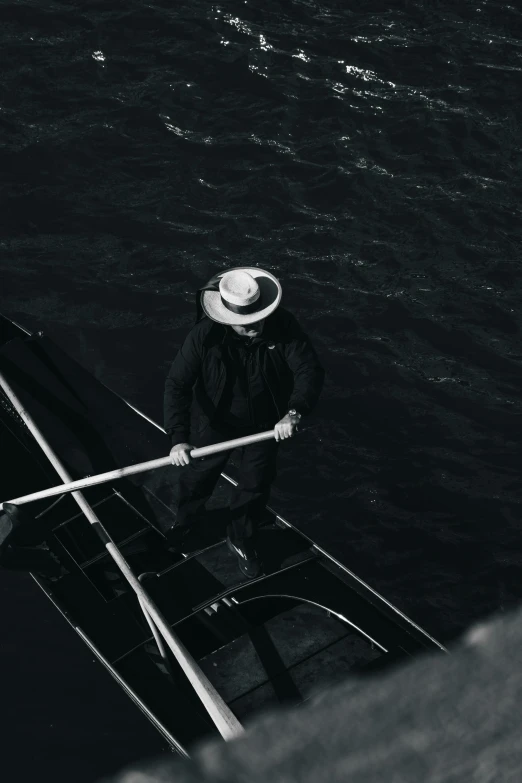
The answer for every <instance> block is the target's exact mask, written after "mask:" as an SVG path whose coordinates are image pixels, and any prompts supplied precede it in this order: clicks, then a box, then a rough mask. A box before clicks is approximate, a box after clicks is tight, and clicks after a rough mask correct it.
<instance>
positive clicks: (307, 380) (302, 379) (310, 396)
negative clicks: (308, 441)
mask: <svg viewBox="0 0 522 783" xmlns="http://www.w3.org/2000/svg"><path fill="white" fill-rule="evenodd" d="M289 338H290V339H289V340H288V342H287V343H286V346H285V357H286V361H287V364H288V366H289V368H290V370H291V371H292V373H293V376H294V388H293V391H292V394H291V396H290V400H289V403H288V407H289V408H295V409H296V411H297V412H298V413H301V414H302V415H303V416H306V415H307V414H308V413H311V411H312V410H313V408H315V406H316V404H317V401H318V399H319V396H320V394H321V391H322V388H323V384H324V377H325V371H324V368H323V366H322V365H321V363H320V361H319V359H318V356H317V354H316V352H315V349H314V347H313V345H312V343H311V341H310V338H309V337H308V335H306V334H305V332H304V331H303V330H302V329H301V327H300V326H299V324H298V323H297V321H296V319H295V318H294V317H293V316H291V320H290V332H289Z"/></svg>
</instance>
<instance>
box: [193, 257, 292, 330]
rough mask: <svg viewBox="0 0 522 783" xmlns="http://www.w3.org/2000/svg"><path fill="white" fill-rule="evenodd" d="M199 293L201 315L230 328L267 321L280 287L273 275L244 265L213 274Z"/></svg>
mask: <svg viewBox="0 0 522 783" xmlns="http://www.w3.org/2000/svg"><path fill="white" fill-rule="evenodd" d="M200 292H201V293H200V295H201V299H200V302H201V307H202V309H203V312H204V313H205V315H207V316H208V317H209V318H211V319H212V320H213V321H217V322H218V323H220V324H228V325H230V326H242V325H245V324H252V323H255V322H256V321H261V320H262V319H263V318H267V317H268V316H269V315H270V313H273V312H274V310H275V309H276V308H277V306H278V305H279V302H280V301H281V295H282V289H281V284H280V283H279V280H277V278H275V277H274V275H271V274H270V272H265V271H264V270H263V269H258V268H257V267H246V266H241V267H237V268H235V269H229V270H228V272H222V273H221V274H218V275H216V276H215V277H213V278H212V280H211V281H209V283H207V285H206V286H205V287H204V288H202V289H200Z"/></svg>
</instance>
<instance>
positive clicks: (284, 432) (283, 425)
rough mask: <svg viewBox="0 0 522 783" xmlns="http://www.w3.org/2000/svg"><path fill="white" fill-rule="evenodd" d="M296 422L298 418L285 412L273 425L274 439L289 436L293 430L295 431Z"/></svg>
mask: <svg viewBox="0 0 522 783" xmlns="http://www.w3.org/2000/svg"><path fill="white" fill-rule="evenodd" d="M298 424H299V422H298V420H297V419H295V418H294V417H293V416H290V415H289V414H288V413H287V414H286V416H283V418H282V419H281V421H278V422H277V424H276V425H275V427H274V432H275V439H276V440H283V439H284V438H291V437H292V435H293V434H294V432H296V431H297V425H298Z"/></svg>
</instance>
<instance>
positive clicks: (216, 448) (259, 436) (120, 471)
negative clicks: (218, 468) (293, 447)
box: [0, 375, 274, 509]
mask: <svg viewBox="0 0 522 783" xmlns="http://www.w3.org/2000/svg"><path fill="white" fill-rule="evenodd" d="M0 378H1V375H0ZM273 437H274V430H266V431H265V432H258V433H256V434H255V435H246V436H245V437H243V438H234V439H233V440H225V441H222V442H221V443H214V444H213V445H212V446H202V447H201V448H200V449H192V451H191V452H190V456H191V457H193V458H195V459H198V458H200V457H208V456H209V455H210V454H217V453H218V452H220V451H227V450H228V449H235V448H238V447H239V446H249V445H250V444H252V443H259V442H260V441H262V440H270V439H271V438H273ZM167 465H172V460H171V458H170V456H168V457H159V458H158V459H152V460H149V461H148V462H139V463H138V464H136V465H129V466H128V467H126V468H117V469H116V470H109V471H108V472H107V473H98V474H97V475H96V476H87V477H86V478H82V479H78V480H77V481H70V482H67V483H66V484H59V485H58V486H56V487H48V488H47V489H42V490H40V491H39V492H32V493H31V494H30V495H23V496H22V497H19V498H14V499H13V500H4V503H16V505H17V506H21V505H23V504H24V503H30V502H31V501H33V500H41V499H42V498H50V497H53V496H54V495H63V494H64V493H65V492H74V491H75V490H80V489H85V488H86V487H94V486H95V485H96V484H105V482H107V481H115V480H116V479H120V478H123V477H124V476H132V475H133V474H135V473H145V472H146V471H147V470H155V469H156V468H164V467H166V466H167ZM2 508H3V503H0V509H2Z"/></svg>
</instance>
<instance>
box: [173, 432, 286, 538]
mask: <svg viewBox="0 0 522 783" xmlns="http://www.w3.org/2000/svg"><path fill="white" fill-rule="evenodd" d="M272 426H273V425H272ZM264 429H270V426H267V427H265V428H264ZM260 431H261V430H260V428H256V429H250V430H246V429H245V430H243V431H234V430H230V429H226V428H220V429H219V430H215V429H211V428H210V427H207V429H205V430H204V431H203V432H202V433H201V434H200V435H193V436H192V441H191V442H192V445H194V446H195V447H196V448H199V447H201V446H210V445H211V444H212V443H219V442H220V441H223V440H231V439H232V438H239V437H242V436H243V435H250V434H253V433H254V432H260ZM278 446H279V444H278V443H277V441H275V440H268V441H262V442H261V443H255V444H252V445H250V446H244V447H242V448H240V449H239V475H238V486H237V487H235V488H234V490H233V496H232V500H231V502H230V522H229V524H228V526H227V534H228V535H229V536H230V539H231V541H232V543H234V544H236V545H237V546H242V545H243V546H244V545H245V544H251V545H252V544H254V542H255V537H256V532H257V528H258V526H259V522H260V520H261V518H262V516H263V512H264V509H265V506H266V504H267V502H268V498H269V495H270V487H271V485H272V482H273V481H274V479H275V477H276V461H277V452H278ZM231 454H232V452H231V451H225V452H220V453H219V454H213V455H211V456H209V457H204V458H200V459H195V460H194V461H193V462H191V463H190V464H189V465H185V466H183V467H182V468H178V470H179V490H178V492H179V494H178V513H177V521H176V527H177V528H179V529H181V528H182V527H186V528H188V527H190V526H191V525H192V524H193V523H194V522H195V521H196V520H197V518H198V516H199V515H200V514H201V513H202V511H203V508H204V506H205V503H206V502H207V500H208V499H209V498H210V496H211V495H212V492H213V490H214V487H215V486H216V484H217V481H218V479H219V476H220V474H221V472H222V470H223V469H224V467H225V465H226V463H227V461H228V460H229V458H230V456H231Z"/></svg>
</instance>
